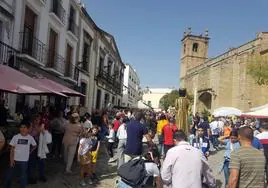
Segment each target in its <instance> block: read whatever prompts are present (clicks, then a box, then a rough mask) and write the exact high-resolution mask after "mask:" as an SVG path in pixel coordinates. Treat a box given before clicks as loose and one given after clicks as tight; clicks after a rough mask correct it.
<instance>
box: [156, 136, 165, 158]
mask: <svg viewBox="0 0 268 188" xmlns="http://www.w3.org/2000/svg"><path fill="white" fill-rule="evenodd" d="M157 136H158V142H159V143H158V145H157V148H158V152H159V154H160V156H162V155H163V153H164V151H163V150H164V144H163V139H164V138H163V135H157Z"/></svg>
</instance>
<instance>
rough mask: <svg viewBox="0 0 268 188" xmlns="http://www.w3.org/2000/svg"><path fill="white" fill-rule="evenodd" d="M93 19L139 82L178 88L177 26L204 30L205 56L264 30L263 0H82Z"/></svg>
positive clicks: (267, 24) (266, 4)
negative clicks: (110, 39) (113, 44)
mask: <svg viewBox="0 0 268 188" xmlns="http://www.w3.org/2000/svg"><path fill="white" fill-rule="evenodd" d="M82 1H83V3H85V5H86V10H87V11H88V13H89V15H90V16H91V17H92V19H93V20H94V21H95V23H96V24H97V25H98V26H99V27H100V28H102V29H103V30H105V31H107V32H108V33H110V34H112V35H113V36H114V38H115V40H116V44H117V47H118V49H119V52H120V56H121V58H122V60H123V62H124V63H129V64H131V65H132V66H133V67H134V69H135V70H136V71H137V73H138V75H139V78H140V82H141V86H142V87H147V86H148V87H151V88H154V87H165V88H166V87H170V88H171V87H175V88H179V63H180V61H179V58H180V48H181V42H180V41H181V39H182V37H183V32H184V31H186V30H187V28H188V27H191V28H192V34H197V35H200V34H204V32H205V30H206V29H208V30H209V37H210V42H209V57H214V56H217V55H220V54H222V53H224V52H225V51H226V50H228V49H229V48H231V47H238V46H240V45H241V44H244V43H246V42H248V41H250V40H253V39H254V38H255V37H256V34H257V33H258V32H261V31H268V0H203V1H201V0H82Z"/></svg>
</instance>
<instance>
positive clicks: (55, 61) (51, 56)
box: [46, 50, 65, 74]
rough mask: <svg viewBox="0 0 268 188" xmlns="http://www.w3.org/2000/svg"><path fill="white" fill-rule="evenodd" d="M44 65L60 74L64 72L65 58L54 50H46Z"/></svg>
mask: <svg viewBox="0 0 268 188" xmlns="http://www.w3.org/2000/svg"><path fill="white" fill-rule="evenodd" d="M46 66H47V67H49V68H53V69H55V70H56V71H58V72H59V73H61V74H64V73H65V70H64V68H65V59H64V57H62V56H61V55H59V54H58V53H57V52H56V51H55V50H48V53H47V63H46Z"/></svg>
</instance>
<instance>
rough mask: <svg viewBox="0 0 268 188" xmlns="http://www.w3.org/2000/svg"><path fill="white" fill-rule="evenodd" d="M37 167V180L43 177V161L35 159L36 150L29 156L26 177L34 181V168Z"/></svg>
mask: <svg viewBox="0 0 268 188" xmlns="http://www.w3.org/2000/svg"><path fill="white" fill-rule="evenodd" d="M37 165H38V167H39V178H43V177H45V159H40V158H39V157H37V150H35V151H33V152H32V153H31V154H30V158H29V163H28V177H29V178H33V179H35V178H36V177H35V176H36V167H37Z"/></svg>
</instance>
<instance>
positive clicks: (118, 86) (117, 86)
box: [97, 69, 123, 95]
mask: <svg viewBox="0 0 268 188" xmlns="http://www.w3.org/2000/svg"><path fill="white" fill-rule="evenodd" d="M97 80H98V81H100V82H102V83H105V84H106V86H107V87H108V88H111V89H113V90H114V91H115V92H116V93H117V94H119V95H121V94H122V86H123V84H122V82H119V81H117V80H116V78H115V77H113V76H111V75H109V74H108V73H107V72H106V71H104V70H102V69H99V74H98V75H97Z"/></svg>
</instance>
